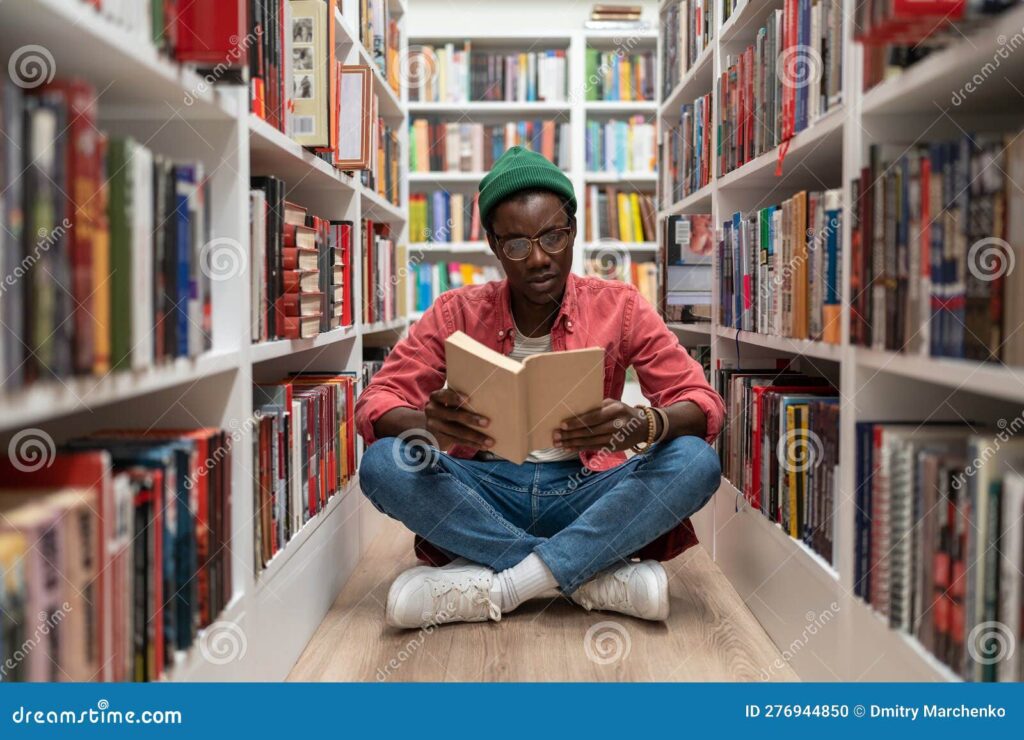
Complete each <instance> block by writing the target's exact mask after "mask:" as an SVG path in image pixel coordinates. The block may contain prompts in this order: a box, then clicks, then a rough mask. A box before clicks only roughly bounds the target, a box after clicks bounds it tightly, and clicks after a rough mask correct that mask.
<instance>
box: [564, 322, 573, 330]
mask: <svg viewBox="0 0 1024 740" xmlns="http://www.w3.org/2000/svg"><path fill="white" fill-rule="evenodd" d="M565 325H566V326H567V327H569V328H570V329H571V328H572V322H571V321H566V322H565Z"/></svg>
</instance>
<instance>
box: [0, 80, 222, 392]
mask: <svg viewBox="0 0 1024 740" xmlns="http://www.w3.org/2000/svg"><path fill="white" fill-rule="evenodd" d="M0 121H2V130H3V131H4V133H5V137H4V139H5V141H4V143H3V144H2V145H0V188H2V190H0V226H2V228H0V260H2V265H0V267H2V270H3V274H4V275H5V283H4V289H3V291H2V295H0V321H2V324H0V326H2V334H0V356H2V357H0V367H2V368H3V375H4V378H5V380H4V383H3V384H4V385H5V386H6V387H8V388H17V387H19V386H20V385H22V384H25V383H30V382H32V381H36V380H40V379H47V378H64V377H68V376H71V375H105V374H106V373H108V372H109V371H111V370H124V369H129V368H131V369H142V368H145V367H149V366H151V365H153V364H154V363H158V362H162V361H165V360H168V359H171V358H175V357H194V356H197V355H199V354H200V353H202V352H204V351H205V350H207V349H209V348H210V346H211V341H212V335H211V317H210V306H211V301H210V292H211V281H210V277H211V269H216V268H215V267H211V265H210V264H209V262H208V261H207V260H208V257H209V255H207V254H206V252H207V251H208V245H209V244H210V221H211V220H210V205H211V204H210V194H209V192H208V190H209V183H208V179H207V177H206V175H205V173H204V169H203V165H202V163H201V162H173V161H171V160H170V159H168V158H165V157H163V156H161V155H159V154H155V153H153V152H152V151H150V150H149V149H147V148H146V147H144V146H142V145H141V144H139V143H138V142H136V141H134V140H132V139H130V138H109V137H108V136H107V135H106V134H104V133H102V132H100V131H99V129H98V128H97V99H96V91H95V89H94V88H93V87H92V86H91V85H89V84H88V83H85V82H82V81H77V80H75V81H56V82H53V83H51V84H48V85H44V86H42V87H38V88H35V89H31V90H29V91H22V89H21V88H20V87H19V86H18V85H16V84H15V83H13V82H7V83H5V84H3V89H2V97H0Z"/></svg>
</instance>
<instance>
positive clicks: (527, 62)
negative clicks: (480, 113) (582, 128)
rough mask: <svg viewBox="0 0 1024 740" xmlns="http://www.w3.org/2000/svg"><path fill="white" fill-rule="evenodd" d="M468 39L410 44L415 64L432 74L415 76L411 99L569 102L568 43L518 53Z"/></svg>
mask: <svg viewBox="0 0 1024 740" xmlns="http://www.w3.org/2000/svg"><path fill="white" fill-rule="evenodd" d="M472 47H473V45H472V42H470V41H464V42H463V43H462V48H461V49H456V48H455V44H454V43H448V44H445V45H444V46H436V47H435V46H431V45H429V44H428V45H423V46H418V47H416V48H410V49H409V65H410V69H427V70H431V72H432V73H431V74H429V75H422V78H423V79H419V76H417V78H416V79H414V80H410V83H409V100H410V101H411V102H419V103H468V102H472V101H493V102H498V101H505V102H510V103H516V102H518V103H527V102H538V101H545V102H549V103H558V102H565V101H566V100H567V97H566V86H567V84H568V83H567V72H568V62H567V59H566V51H565V49H541V50H531V51H524V52H515V53H504V52H489V51H476V50H474V49H473V48H472Z"/></svg>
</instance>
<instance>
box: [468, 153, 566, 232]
mask: <svg viewBox="0 0 1024 740" xmlns="http://www.w3.org/2000/svg"><path fill="white" fill-rule="evenodd" d="M534 188H539V189H542V190H550V191H551V192H553V193H555V194H557V195H561V196H563V197H564V198H565V199H566V200H567V201H568V211H569V212H568V214H567V215H568V216H575V215H576V192H575V191H574V190H573V187H572V183H571V182H570V181H569V178H568V177H566V176H565V173H564V172H562V171H561V170H560V169H558V167H556V166H555V165H554V164H553V163H552V162H551V161H550V160H549V159H548V158H547V157H545V156H544V155H543V154H538V153H537V152H531V151H530V150H529V149H524V148H523V147H521V146H513V147H510V148H509V149H508V151H506V152H505V153H504V154H502V155H501V156H500V157H498V161H497V162H495V163H494V167H492V168H491V171H490V172H488V173H487V175H486V176H485V177H484V179H483V180H481V181H480V204H479V205H480V218H481V219H482V220H483V221H484V222H485V223H486V222H487V214H488V213H490V212H491V209H493V208H494V207H495V206H496V205H498V204H499V203H501V201H503V200H505V198H507V197H508V196H510V195H512V194H513V193H518V192H519V191H520V190H532V189H534Z"/></svg>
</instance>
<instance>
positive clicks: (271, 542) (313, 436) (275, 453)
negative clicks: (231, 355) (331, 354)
mask: <svg viewBox="0 0 1024 740" xmlns="http://www.w3.org/2000/svg"><path fill="white" fill-rule="evenodd" d="M355 388H356V377H355V373H333V372H332V373H300V374H296V375H292V376H290V377H288V378H286V379H284V380H280V381H278V382H276V383H264V384H257V385H255V386H254V387H253V409H254V411H255V414H256V422H255V427H254V429H253V471H254V472H253V501H254V502H255V510H254V512H253V526H254V529H255V533H254V534H255V537H254V546H255V552H254V565H255V572H256V575H257V576H259V574H260V572H261V571H262V570H263V569H264V568H266V566H267V563H269V562H270V560H271V558H273V557H274V554H275V553H277V552H279V551H280V550H282V549H283V548H284V547H285V545H287V544H288V542H289V541H290V540H291V539H292V538H293V537H294V536H295V535H296V534H297V533H298V532H299V530H300V529H302V526H303V525H304V524H305V523H306V522H308V521H309V520H310V519H312V518H313V517H315V516H316V515H317V514H319V513H321V512H322V511H323V510H324V507H326V506H327V502H328V501H330V500H331V498H333V497H334V496H335V495H336V494H338V493H341V491H342V490H344V488H345V486H346V484H347V483H348V482H349V481H350V480H351V479H352V477H353V476H354V475H355V472H356V440H355V422H354V420H353V412H354V409H355Z"/></svg>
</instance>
